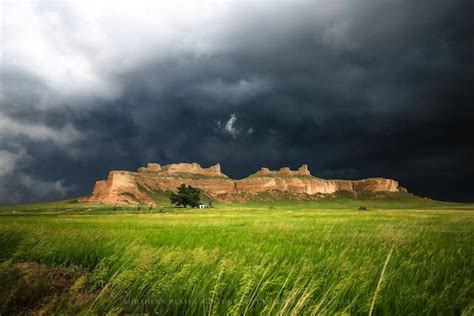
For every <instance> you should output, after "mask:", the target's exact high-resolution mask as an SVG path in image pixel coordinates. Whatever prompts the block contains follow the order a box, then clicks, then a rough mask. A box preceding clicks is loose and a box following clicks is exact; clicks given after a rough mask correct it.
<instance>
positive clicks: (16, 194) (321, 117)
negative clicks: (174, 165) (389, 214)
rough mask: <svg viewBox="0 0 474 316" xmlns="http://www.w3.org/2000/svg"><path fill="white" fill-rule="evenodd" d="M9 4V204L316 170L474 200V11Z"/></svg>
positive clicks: (360, 0)
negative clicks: (118, 181) (192, 167)
mask: <svg viewBox="0 0 474 316" xmlns="http://www.w3.org/2000/svg"><path fill="white" fill-rule="evenodd" d="M98 2H99V1H89V2H88V1H77V2H73V1H11V2H9V1H3V2H1V14H0V19H1V20H0V23H1V33H0V35H1V36H0V45H1V68H0V72H1V78H0V80H1V85H0V204H5V203H18V202H35V201H48V200H55V199H63V198H69V197H75V196H79V195H84V194H87V193H89V192H90V191H91V189H92V186H93V184H94V181H95V180H97V179H101V178H105V177H106V175H107V173H108V171H109V170H111V169H125V170H135V169H136V168H137V167H139V166H142V165H144V164H146V163H147V162H151V161H153V162H159V163H162V164H167V163H171V162H199V163H201V164H203V165H206V166H207V165H210V164H214V163H216V162H221V164H222V169H223V171H224V172H225V173H226V174H228V175H229V176H231V177H234V178H240V177H244V176H246V175H247V174H249V173H252V172H254V171H255V170H256V169H258V168H260V167H261V166H267V167H270V168H278V167H280V166H290V167H292V168H295V167H298V166H299V165H301V164H302V163H308V165H309V167H310V170H311V171H312V173H313V174H314V175H316V176H320V177H323V178H343V179H356V178H365V177H373V176H381V177H388V178H394V179H397V180H399V182H400V183H401V184H402V185H403V186H405V187H407V188H408V189H409V191H411V192H414V193H416V194H419V195H421V196H429V197H433V198H438V199H445V200H459V201H474V192H473V189H474V164H473V161H474V146H473V143H474V142H473V140H472V137H473V136H472V135H474V133H473V126H474V109H473V102H474V62H473V61H472V57H473V56H474V36H473V34H474V32H473V31H472V30H473V29H474V28H473V23H472V22H471V21H472V12H474V2H473V1H454V0H429V1H420V0H370V1H369V0H331V1H327V0H324V1H323V0H314V1H274V0H273V1H265V0H259V1H217V0H215V1H213V0H207V1H177V0H169V1H159V2H158V1H123V3H120V2H117V1H101V2H100V3H98Z"/></svg>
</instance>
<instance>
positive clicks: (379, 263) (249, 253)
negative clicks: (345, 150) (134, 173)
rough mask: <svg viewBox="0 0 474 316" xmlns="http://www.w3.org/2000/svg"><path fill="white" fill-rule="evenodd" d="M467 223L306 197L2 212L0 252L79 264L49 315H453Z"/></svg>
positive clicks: (465, 292)
mask: <svg viewBox="0 0 474 316" xmlns="http://www.w3.org/2000/svg"><path fill="white" fill-rule="evenodd" d="M351 209H352V206H351ZM102 211H103V210H102V209H101V210H100V212H102ZM473 224H474V213H472V212H471V211H467V210H466V211H442V210H434V211H409V210H404V211H372V212H357V211H352V210H332V211H324V210H315V209H312V208H311V204H308V205H307V208H304V207H300V208H299V209H297V208H295V207H291V206H289V207H285V205H283V204H278V205H275V208H273V209H269V208H268V207H267V205H262V204H261V205H251V204H250V205H241V206H236V205H228V206H221V207H220V208H217V209H213V210H204V211H186V212H182V213H180V212H171V213H154V214H108V215H102V214H95V215H94V214H90V215H83V214H62V215H58V216H47V215H37V216H35V215H29V216H12V215H2V216H1V217H0V258H1V259H0V260H1V261H3V262H6V261H8V262H12V263H15V262H32V261H33V262H38V263H42V264H45V265H47V266H51V267H55V266H61V267H74V268H76V269H82V271H83V273H82V277H81V278H80V285H76V286H75V287H74V288H75V289H76V291H79V292H73V290H69V292H68V294H67V297H66V298H65V299H64V300H56V301H55V304H54V309H53V310H52V312H55V313H72V312H83V313H94V314H95V313H100V314H102V313H125V312H126V313H157V314H171V315H181V314H200V315H221V314H232V315H254V314H261V313H263V314H269V315H270V314H271V315H274V314H279V315H291V314H293V315H296V314H313V315H319V314H335V313H342V314H344V313H350V314H368V313H373V314H381V315H383V314H435V313H439V314H448V315H449V314H453V315H454V314H460V313H462V312H463V311H464V312H465V313H466V312H468V309H469V308H472V305H473V297H474V281H473V280H474V263H473V255H472V245H473V244H474V226H473ZM391 249H394V250H393V252H391ZM389 253H390V254H391V255H389V256H388V254H389ZM1 275H2V274H0V276H1ZM1 281H2V280H0V283H1ZM78 282H79V281H78ZM78 284H79V283H78ZM77 288H79V290H78V289H77ZM77 293H82V295H86V294H87V295H89V296H88V297H90V299H87V300H85V299H84V300H78V299H77V297H78V296H77V295H79V294H77Z"/></svg>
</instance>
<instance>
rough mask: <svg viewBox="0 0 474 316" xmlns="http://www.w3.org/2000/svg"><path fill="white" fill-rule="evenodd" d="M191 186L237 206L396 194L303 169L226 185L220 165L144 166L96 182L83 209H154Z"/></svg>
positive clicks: (390, 188) (387, 182) (385, 182)
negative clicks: (289, 198) (259, 199)
mask: <svg viewBox="0 0 474 316" xmlns="http://www.w3.org/2000/svg"><path fill="white" fill-rule="evenodd" d="M182 183H184V184H187V185H192V186H194V187H197V188H199V189H201V190H202V191H203V192H204V193H206V194H207V195H209V196H211V197H212V198H214V199H216V200H221V201H241V200H242V196H246V197H247V199H249V197H251V196H252V195H256V194H260V193H262V192H273V191H278V192H285V193H289V194H295V195H299V194H304V195H309V196H316V195H320V194H334V193H336V192H342V191H345V192H351V193H354V194H358V193H361V192H398V191H400V188H399V186H398V182H397V181H395V180H391V179H384V178H370V179H363V180H326V179H321V178H317V177H314V176H312V175H311V173H310V172H309V169H308V166H307V165H302V166H301V167H300V168H298V169H297V170H291V169H290V168H288V167H284V168H280V169H279V170H270V169H268V168H262V169H260V170H259V171H257V172H256V173H254V174H252V175H250V176H249V177H247V178H244V179H241V180H234V179H230V178H229V177H228V176H226V175H225V174H223V173H222V172H221V167H220V164H216V165H214V166H211V167H209V168H203V167H201V166H200V165H199V164H197V163H178V164H170V165H165V166H161V165H160V164H157V163H149V164H148V165H147V166H146V167H141V168H139V169H138V170H137V172H129V171H111V172H110V173H109V175H108V177H107V179H106V180H101V181H97V182H96V184H95V186H94V190H93V192H92V194H91V195H90V196H87V197H84V198H81V199H80V200H79V201H80V202H83V203H94V204H136V203H140V202H141V203H154V202H155V200H154V198H153V197H152V195H153V192H157V191H160V192H169V191H175V190H176V187H177V186H179V185H180V184H182Z"/></svg>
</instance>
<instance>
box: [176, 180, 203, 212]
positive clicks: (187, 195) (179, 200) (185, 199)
mask: <svg viewBox="0 0 474 316" xmlns="http://www.w3.org/2000/svg"><path fill="white" fill-rule="evenodd" d="M176 190H177V192H176V193H174V192H173V193H171V195H170V200H171V204H174V205H176V206H184V207H187V206H188V205H189V206H191V207H198V206H199V203H200V198H199V194H200V193H201V191H200V190H199V189H197V188H195V187H192V186H190V185H188V186H186V185H185V184H181V185H180V186H179V187H178V188H177V189H176Z"/></svg>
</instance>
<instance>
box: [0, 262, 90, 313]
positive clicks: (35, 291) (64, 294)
mask: <svg viewBox="0 0 474 316" xmlns="http://www.w3.org/2000/svg"><path fill="white" fill-rule="evenodd" d="M81 277H82V279H81ZM84 277H85V273H84V271H82V270H81V269H79V268H64V267H49V266H47V265H44V264H39V263H35V262H25V263H15V264H13V263H11V262H3V263H0V315H1V314H6V315H11V314H14V315H25V314H28V315H32V314H33V315H44V314H49V313H51V312H53V310H54V309H55V308H56V307H57V306H58V305H64V304H67V305H69V306H71V308H73V307H74V305H75V304H74V302H72V299H73V298H75V299H76V300H77V299H79V301H80V303H81V304H87V303H88V302H89V299H88V298H87V296H88V295H87V294H86V292H85V290H84V288H83V286H81V284H79V285H77V284H76V282H77V281H78V280H82V281H81V282H82V283H84V282H83V279H84ZM74 286H75V287H74ZM76 302H77V301H76ZM70 303H72V305H70Z"/></svg>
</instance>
